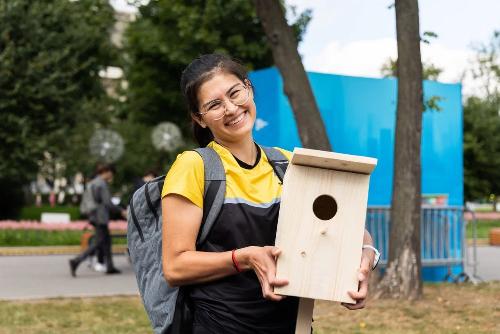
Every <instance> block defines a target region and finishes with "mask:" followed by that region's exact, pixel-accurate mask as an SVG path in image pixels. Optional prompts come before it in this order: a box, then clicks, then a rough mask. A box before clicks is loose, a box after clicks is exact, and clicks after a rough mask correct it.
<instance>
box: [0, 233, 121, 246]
mask: <svg viewBox="0 0 500 334" xmlns="http://www.w3.org/2000/svg"><path fill="white" fill-rule="evenodd" d="M82 233H83V232H82V231H72V230H67V231H64V230H62V231H44V230H0V246H2V247H21V246H22V247H34V246H77V245H80V242H81V237H82ZM112 243H113V244H114V245H123V244H126V243H127V239H126V238H112Z"/></svg>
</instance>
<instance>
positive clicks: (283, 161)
mask: <svg viewBox="0 0 500 334" xmlns="http://www.w3.org/2000/svg"><path fill="white" fill-rule="evenodd" d="M261 147H262V149H263V150H264V153H265V154H266V156H267V160H268V161H269V163H270V164H271V166H272V167H273V170H274V173H275V174H276V176H278V178H279V179H280V182H281V183H283V177H284V176H285V172H286V169H287V168H288V162H289V161H288V158H287V157H286V156H285V155H284V154H283V152H281V151H280V150H278V149H275V148H274V147H265V146H261Z"/></svg>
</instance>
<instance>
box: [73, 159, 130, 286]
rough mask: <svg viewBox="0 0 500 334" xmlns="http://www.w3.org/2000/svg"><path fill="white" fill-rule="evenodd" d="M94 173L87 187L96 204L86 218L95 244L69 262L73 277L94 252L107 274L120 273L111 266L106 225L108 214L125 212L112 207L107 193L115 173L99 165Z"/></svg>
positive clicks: (111, 260)
mask: <svg viewBox="0 0 500 334" xmlns="http://www.w3.org/2000/svg"><path fill="white" fill-rule="evenodd" d="M96 172H97V176H96V177H95V178H94V179H92V180H91V181H90V182H89V184H88V185H87V186H88V187H90V189H91V191H92V194H93V197H94V200H95V202H96V204H97V207H96V209H95V210H94V211H92V212H91V213H90V214H89V216H88V218H89V221H90V223H91V224H92V225H93V226H94V227H95V243H94V244H93V245H91V246H90V247H88V248H87V249H86V250H85V251H84V252H83V253H81V254H80V255H78V256H77V257H76V258H74V259H71V260H70V261H69V267H70V271H71V275H72V276H73V277H75V276H76V270H77V268H78V266H79V265H80V263H82V262H83V261H84V260H85V259H86V258H87V257H89V256H90V255H92V254H95V252H96V251H97V253H98V254H99V253H100V254H102V257H103V260H104V262H105V264H106V273H107V274H118V273H120V271H119V270H118V269H116V268H115V266H114V265H113V258H112V253H111V235H110V232H109V226H108V225H109V216H110V213H117V214H121V215H122V216H123V217H126V210H124V209H122V208H121V207H119V206H117V205H114V204H113V202H111V193H110V191H109V187H108V183H110V182H111V181H112V180H113V176H114V173H115V170H114V168H113V166H110V165H99V166H98V167H97V170H96Z"/></svg>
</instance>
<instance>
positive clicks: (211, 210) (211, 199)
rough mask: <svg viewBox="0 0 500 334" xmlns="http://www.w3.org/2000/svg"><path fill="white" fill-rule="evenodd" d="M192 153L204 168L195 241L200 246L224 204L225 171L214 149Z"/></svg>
mask: <svg viewBox="0 0 500 334" xmlns="http://www.w3.org/2000/svg"><path fill="white" fill-rule="evenodd" d="M194 151H195V152H197V153H198V154H199V155H200V156H201V158H202V159H203V166H204V168H205V180H204V181H205V185H204V191H203V219H202V222H201V224H202V225H201V228H200V232H199V233H198V238H197V241H196V244H197V245H200V244H202V243H203V242H204V241H205V240H206V238H207V235H208V233H209V232H210V229H211V228H212V226H213V225H214V223H215V220H216V219H217V217H218V215H219V213H220V210H221V209H222V205H223V204H224V197H225V196H226V171H225V170H224V165H223V164H222V160H221V158H220V157H219V155H218V154H217V152H215V151H214V149H212V148H210V147H201V148H197V149H195V150H194Z"/></svg>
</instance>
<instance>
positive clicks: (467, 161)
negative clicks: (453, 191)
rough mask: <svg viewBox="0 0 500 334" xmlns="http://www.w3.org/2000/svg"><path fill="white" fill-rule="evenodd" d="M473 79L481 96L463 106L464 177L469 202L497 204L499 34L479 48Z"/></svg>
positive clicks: (499, 187)
mask: <svg viewBox="0 0 500 334" xmlns="http://www.w3.org/2000/svg"><path fill="white" fill-rule="evenodd" d="M476 51H477V53H476V58H475V62H474V66H473V68H472V69H471V71H472V75H473V77H474V78H475V79H476V80H478V81H479V82H480V83H481V86H482V93H483V95H482V96H471V97H469V98H468V99H467V101H466V102H465V105H464V174H465V175H464V176H465V198H466V199H467V200H478V199H479V200H485V199H490V200H493V201H496V200H497V198H498V197H499V195H500V181H499V180H500V169H499V168H498V166H500V135H499V134H500V31H496V32H495V33H494V34H493V37H492V38H491V40H490V42H489V43H488V44H484V45H481V46H480V47H479V48H477V50H476Z"/></svg>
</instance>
